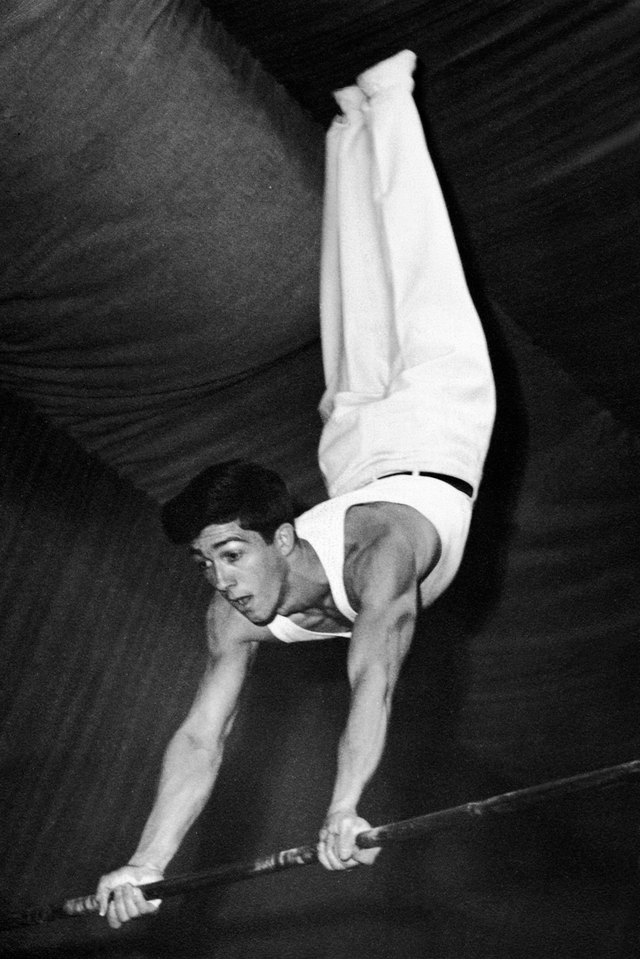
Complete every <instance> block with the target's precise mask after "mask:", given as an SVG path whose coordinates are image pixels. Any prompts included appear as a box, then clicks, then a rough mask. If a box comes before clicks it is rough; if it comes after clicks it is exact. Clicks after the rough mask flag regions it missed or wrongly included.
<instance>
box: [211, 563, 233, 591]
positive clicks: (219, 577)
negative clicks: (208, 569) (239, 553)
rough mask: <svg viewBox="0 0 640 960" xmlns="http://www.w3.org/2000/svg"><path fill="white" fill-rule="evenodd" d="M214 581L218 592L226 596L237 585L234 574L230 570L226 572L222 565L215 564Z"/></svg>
mask: <svg viewBox="0 0 640 960" xmlns="http://www.w3.org/2000/svg"><path fill="white" fill-rule="evenodd" d="M213 580H214V586H215V588H216V590H217V591H218V592H219V593H222V594H225V595H226V594H227V592H228V591H229V590H230V589H231V587H233V586H234V584H235V577H234V576H233V572H232V571H230V570H224V569H223V567H222V565H221V564H215V572H214V576H213Z"/></svg>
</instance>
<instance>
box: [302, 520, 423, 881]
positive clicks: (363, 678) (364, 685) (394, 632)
mask: <svg viewBox="0 0 640 960" xmlns="http://www.w3.org/2000/svg"><path fill="white" fill-rule="evenodd" d="M371 520H375V518H374V517H372V518H370V520H369V521H368V522H369V523H370V524H371ZM358 536H360V537H361V538H362V539H364V538H365V536H366V529H361V530H360V531H358ZM439 551H440V541H439V537H438V535H437V532H436V531H435V528H432V527H431V525H430V524H429V525H421V526H420V527H419V529H418V527H416V526H415V525H413V524H412V525H411V526H410V527H404V525H402V524H400V523H399V522H398V518H397V517H396V518H393V517H392V518H391V522H389V523H388V524H387V525H386V529H385V524H384V523H382V524H381V526H380V529H379V531H378V534H377V535H375V534H374V535H373V536H372V538H371V539H370V541H369V545H368V547H366V548H365V549H364V550H363V551H362V552H361V553H360V554H359V555H358V559H357V562H356V566H355V571H352V572H353V580H352V583H353V585H354V588H355V589H354V592H355V593H356V595H357V596H359V598H360V611H359V613H358V616H357V618H356V620H355V622H354V625H353V631H352V636H351V642H350V646H349V654H348V663H347V668H348V675H349V682H350V685H351V701H350V707H349V714H348V718H347V723H346V726H345V729H344V732H343V734H342V736H341V738H340V743H339V747H338V757H337V771H336V779H335V785H334V788H333V794H332V797H331V803H330V805H329V810H328V812H327V816H326V819H325V823H324V825H323V828H322V830H321V832H320V845H319V849H318V852H319V856H320V860H321V862H322V863H323V865H324V866H325V867H328V868H329V869H334V870H335V869H344V868H345V867H352V866H355V865H356V863H372V862H373V860H374V859H375V857H376V856H377V851H375V852H374V851H359V850H358V848H357V846H356V845H355V837H356V836H357V834H358V833H360V832H361V831H362V830H365V829H366V828H367V827H368V826H369V824H368V823H367V822H366V821H365V820H363V819H362V818H361V817H359V816H358V814H357V805H358V803H359V801H360V797H361V795H362V792H363V790H364V788H365V787H366V785H367V783H368V782H369V780H370V779H371V777H372V776H373V774H374V773H375V771H376V769H377V767H378V765H379V763H380V760H381V757H382V753H383V750H384V746H385V741H386V736H387V727H388V722H389V716H390V713H391V704H392V699H393V694H394V691H395V687H396V683H397V680H398V676H399V674H400V669H401V667H402V664H403V662H404V660H405V657H406V655H407V653H408V651H409V648H410V646H411V642H412V639H413V633H414V630H415V625H416V618H417V613H418V609H419V600H418V585H419V583H420V580H421V579H422V578H423V577H424V576H426V575H427V574H428V572H429V571H430V570H431V569H432V567H433V565H434V564H435V562H436V561H437V558H438V557H439Z"/></svg>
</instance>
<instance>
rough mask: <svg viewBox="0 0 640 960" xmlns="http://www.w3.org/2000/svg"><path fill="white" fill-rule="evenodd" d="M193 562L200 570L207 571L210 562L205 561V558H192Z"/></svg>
mask: <svg viewBox="0 0 640 960" xmlns="http://www.w3.org/2000/svg"><path fill="white" fill-rule="evenodd" d="M193 562H194V563H196V564H197V565H198V567H199V568H200V570H208V569H209V567H210V566H212V564H211V560H207V559H206V557H194V558H193Z"/></svg>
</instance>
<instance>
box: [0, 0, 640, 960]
mask: <svg viewBox="0 0 640 960" xmlns="http://www.w3.org/2000/svg"><path fill="white" fill-rule="evenodd" d="M639 24H640V13H639V12H638V5H637V4H636V3H634V2H606V0H586V2H584V3H580V4H575V3H573V2H569V0H561V2H558V3H554V4H546V3H542V2H538V3H534V4H529V5H527V6H526V9H524V8H523V6H522V5H518V4H511V3H497V2H496V3H488V2H480V3H475V4H469V3H467V2H464V0H451V2H447V3H444V2H442V3H441V2H433V3H429V4H426V3H418V2H417V0H350V2H348V3H347V2H346V0H318V2H316V3H313V4H311V3H305V4H301V3H294V2H292V0H286V2H285V0H269V2H260V3H257V2H253V0H248V2H246V3H242V4H238V3H230V2H229V3H228V2H215V3H214V2H210V3H209V4H208V5H207V6H206V7H204V6H203V5H202V4H201V3H200V2H199V0H136V2H125V0H110V2H95V0H94V2H89V0H5V4H4V5H3V9H2V12H1V13H0V99H1V102H2V109H1V110H0V124H1V125H2V126H1V130H2V137H1V149H0V164H1V166H0V179H1V183H0V231H1V233H0V384H1V385H2V386H3V387H4V388H5V390H7V391H8V392H7V393H6V394H3V395H2V401H3V402H2V410H1V411H0V457H1V466H2V471H1V473H0V511H1V516H2V524H1V526H0V555H1V556H2V562H3V578H2V584H1V586H0V642H1V644H2V653H3V663H4V671H3V677H2V694H3V697H2V707H1V709H2V723H3V728H2V741H1V747H2V757H1V764H2V784H3V789H2V795H1V797H0V802H1V805H2V813H1V822H2V823H3V837H2V840H1V843H2V854H3V856H2V877H1V882H0V893H1V895H2V896H3V897H4V898H5V899H6V900H7V901H10V902H11V905H12V906H13V907H14V908H19V907H21V906H24V905H25V901H28V902H29V903H33V902H40V903H42V902H46V901H47V900H50V899H55V898H57V897H58V895H66V894H69V895H72V894H79V893H83V892H89V890H90V889H91V885H92V884H93V882H94V880H95V878H96V876H97V874H98V873H100V872H101V871H102V870H104V869H107V868H108V867H111V866H115V865H116V864H117V863H118V862H119V861H120V860H121V859H122V858H125V857H127V856H128V855H129V853H130V851H131V849H132V848H133V846H134V844H135V842H136V840H137V835H138V832H139V829H140V826H141V823H142V820H143V818H144V815H145V812H146V809H147V807H148V804H149V802H150V798H151V796H152V793H153V788H154V782H155V774H156V771H157V768H158V763H159V759H160V755H161V752H162V748H163V745H164V743H165V741H166V739H167V737H168V736H169V734H170V732H171V730H172V729H174V727H175V726H176V724H177V723H178V722H179V719H180V717H181V716H183V715H184V712H185V711H186V710H187V709H188V705H189V701H190V699H191V696H192V693H193V689H194V684H195V683H196V681H197V676H198V673H199V671H200V669H201V664H202V657H203V653H204V651H203V646H202V626H201V623H202V612H203V609H204V606H205V604H206V593H205V592H204V591H203V589H202V588H201V586H200V584H199V583H198V581H197V580H194V579H193V577H194V573H193V571H192V570H191V568H190V567H189V566H188V563H187V561H186V560H185V558H184V557H183V555H182V554H181V553H180V551H174V550H173V549H170V548H169V547H168V546H167V545H166V544H165V543H164V542H163V541H162V537H161V534H160V530H159V527H158V524H157V517H156V505H155V503H154V501H162V500H164V499H166V498H167V497H168V496H170V495H171V494H172V493H173V492H175V491H177V490H178V489H179V488H180V487H181V486H182V485H183V484H184V482H185V481H186V480H188V479H189V478H190V477H191V476H192V475H193V474H195V473H196V472H197V471H198V470H199V469H200V468H201V467H203V466H205V465H207V464H209V463H210V462H212V461H216V460H221V459H225V458H228V457H231V456H239V455H240V456H247V457H250V458H253V459H257V460H259V461H261V462H263V463H265V464H266V465H268V466H271V467H275V468H277V469H280V470H282V471H283V472H284V474H285V475H286V476H287V477H288V478H289V479H290V481H291V482H292V486H293V487H294V489H295V491H296V492H297V493H298V494H299V495H300V497H301V498H302V499H304V500H306V501H308V502H309V503H313V502H314V501H316V500H318V499H320V498H321V497H322V496H323V488H322V484H321V480H320V477H319V474H318V471H317V467H316V464H315V450H316V445H317V440H318V436H319V429H320V424H319V420H318V417H317V413H316V405H317V402H318V400H319V398H320V395H321V392H322V374H321V363H320V349H319V344H318V342H317V282H318V281H317V273H318V256H319V238H320V211H321V195H322V163H323V138H324V129H325V126H326V123H327V122H328V120H329V118H330V116H331V115H332V112H333V105H332V102H331V97H330V91H331V90H332V89H333V88H335V87H337V86H341V85H343V84H344V83H350V82H352V80H353V77H354V75H355V74H356V73H357V72H358V71H360V70H362V69H364V68H365V67H367V66H369V65H371V63H373V62H374V61H376V60H378V59H380V58H381V57H384V56H386V55H387V54H389V53H392V52H394V51H395V50H396V49H398V47H401V46H408V47H412V48H413V49H414V50H415V51H416V52H417V53H418V55H419V57H420V59H421V67H420V69H419V71H418V76H417V87H416V100H417V103H418V106H419V108H420V111H421V114H422V117H423V120H424V122H425V127H426V130H427V133H428V136H429V142H430V146H431V149H432V152H433V154H434V156H435V159H436V163H437V166H438V171H439V174H440V176H441V179H442V182H443V186H444V190H445V195H446V198H447V202H448V204H449V207H450V210H451V213H452V218H453V220H454V225H455V227H456V236H457V239H458V242H459V244H460V247H461V251H462V255H463V260H464V264H465V268H466V271H467V276H468V280H469V283H470V286H471V288H472V292H473V294H474V298H475V300H476V303H477V305H478V308H479V311H480V313H481V316H482V319H483V323H484V326H485V329H486V332H487V337H488V340H489V345H490V349H491V354H492V360H493V364H494V371H495V375H496V382H497V388H498V420H497V426H496V431H495V434H494V438H493V441H492V446H491V450H490V453H489V457H488V460H487V468H486V475H485V481H484V483H483V486H482V489H481V493H480V498H479V500H478V503H477V507H476V511H475V515H474V521H473V526H472V531H471V538H470V542H469V548H468V550H467V554H466V557H465V561H464V564H463V568H462V569H461V571H460V574H459V576H458V578H457V579H456V581H455V582H454V584H453V586H452V587H451V589H450V590H449V591H448V592H447V593H446V594H445V595H444V596H443V597H442V598H441V600H439V601H438V603H437V604H436V605H435V606H434V607H433V609H432V610H431V611H429V612H428V614H427V615H425V618H424V622H423V623H421V625H420V629H419V631H418V635H417V638H416V642H415V643H414V646H413V649H412V652H411V655H410V657H409V660H408V663H407V666H406V669H405V671H404V673H403V676H402V678H401V682H400V687H399V691H398V696H397V700H396V703H395V707H394V714H393V718H392V722H391V731H390V742H389V747H388V750H387V753H386V755H385V759H384V762H383V765H382V767H381V769H380V772H379V774H378V775H377V776H376V778H375V779H374V781H373V782H372V784H371V786H370V788H369V789H368V791H367V795H366V797H365V800H364V803H363V813H364V814H365V815H368V816H369V817H370V818H371V820H372V821H379V822H381V821H385V820H391V819H395V818H397V817H400V816H411V815H415V814H418V813H422V812H425V811H426V810H428V809H430V808H434V807H436V806H444V805H446V804H449V803H454V802H462V801H464V800H465V799H471V798H473V799H479V798H480V796H481V795H482V794H488V793H490V792H493V791H495V790H497V789H507V788H509V787H512V786H524V785H526V784H530V783H533V782H535V781H536V780H538V779H545V778H547V777H551V776H554V775H558V776H559V775H564V774H571V773H577V772H580V771H581V770H586V769H589V768H592V767H596V766H599V765H605V764H608V763H615V762H619V761H623V760H628V759H632V758H633V757H634V756H637V755H638V747H639V745H640V744H639V741H638V730H639V729H640V728H639V726H638V680H639V676H638V662H637V639H638V633H639V626H640V596H639V591H638V582H639V580H640V576H639V574H640V555H639V552H638V544H639V543H640V529H639V524H640V510H639V506H640V484H639V481H638V477H639V475H640V471H639V469H638V467H639V462H638V461H639V449H638V445H639V442H640V441H639V438H638V426H639V420H638V410H639V409H640V405H639V403H638V401H639V400H640V396H639V387H638V377H637V366H638V348H637V337H636V331H635V327H636V322H637V321H636V318H637V312H638V311H637V303H638V254H637V251H638V222H639V219H640V196H639V194H638V188H637V167H638V137H639V135H640V127H639V126H638V113H637V103H638V90H639V89H640V87H639V84H638V81H639V80H640V78H639V77H638V63H639V62H640V57H639V54H640V29H639ZM31 405H33V408H35V412H34V409H32V406H31ZM61 431H62V432H61ZM83 448H84V449H83ZM87 451H88V452H89V453H87ZM89 454H90V455H89ZM114 471H115V472H114ZM146 494H148V495H149V496H147V495H146ZM309 646H310V647H311V648H313V649H307V650H306V652H305V651H301V650H300V648H296V649H292V650H280V649H278V648H276V647H274V648H273V649H272V650H269V651H268V652H267V653H266V654H265V655H264V656H263V657H261V661H260V664H259V668H258V671H257V674H256V678H255V680H254V681H253V682H252V686H251V687H250V689H249V690H248V691H247V698H246V703H245V705H244V708H243V711H242V712H241V715H240V719H239V721H238V725H237V727H236V729H235V731H234V735H233V736H234V740H233V742H232V744H231V745H230V752H229V754H228V759H227V762H226V763H225V766H224V768H223V773H222V780H221V783H220V788H219V791H218V793H217V795H216V798H215V800H214V802H213V803H212V805H211V807H210V808H209V809H208V810H207V812H206V813H205V815H204V817H203V819H202V821H201V823H200V824H199V825H198V827H197V828H196V830H195V832H194V834H193V835H192V838H191V839H190V840H189V841H188V843H187V846H186V847H185V850H184V851H183V853H182V854H181V855H180V857H179V859H178V861H177V862H176V864H175V866H174V869H175V870H176V871H177V870H179V869H186V868H188V867H190V866H192V865H197V866H202V867H204V866H205V865H207V864H209V863H211V862H214V861H216V860H218V859H225V858H232V857H235V856H252V855H256V854H258V853H262V852H267V851H268V850H270V849H272V848H277V847H279V846H281V847H286V846H289V845H292V844H294V843H296V842H304V841H307V840H308V839H310V838H311V837H312V836H313V835H314V832H315V830H316V828H317V825H318V823H319V820H320V818H321V817H322V814H323V812H324V807H325V805H326V800H327V797H328V793H329V791H330V785H331V778H332V775H333V763H334V749H335V738H336V736H337V734H338V732H339V730H340V727H341V723H342V720H343V718H344V711H345V709H346V704H347V690H346V685H345V681H344V673H343V668H344V662H343V660H344V650H343V648H342V647H341V646H340V645H337V646H335V645H333V644H329V645H327V646H326V647H324V646H322V647H319V648H315V645H309ZM623 800H624V798H622V799H621V798H620V797H619V796H617V795H616V796H613V795H612V796H607V797H606V798H604V801H594V802H593V805H591V806H589V805H582V806H580V805H578V806H576V807H571V808H570V809H566V808H563V809H562V810H555V809H554V810H553V811H551V812H550V813H549V815H548V816H540V817H539V818H536V819H534V820H528V821H526V823H523V821H521V820H518V821H517V823H515V825H513V824H512V826H511V827H509V828H507V827H506V826H501V827H500V828H498V830H497V831H496V833H494V834H491V833H490V832H488V833H487V832H485V833H483V831H481V830H478V831H476V832H472V833H471V834H470V835H468V836H467V835H458V834H456V835H455V836H453V837H449V838H442V839H438V840H437V841H434V842H433V843H432V844H431V845H430V846H429V847H428V848H427V849H426V851H425V852H424V853H420V852H418V851H417V850H416V849H412V851H411V853H410V854H407V853H406V852H405V853H398V854H396V855H393V854H389V855H388V856H387V857H386V858H385V859H384V860H383V861H382V865H381V866H380V869H379V871H378V872H376V871H370V872H357V873H356V874H355V875H350V876H349V877H346V878H342V879H340V880H337V881H336V878H334V877H327V876H325V875H322V874H316V873H314V872H313V871H311V874H310V875H309V878H308V879H307V878H306V877H305V879H304V881H301V880H300V879H298V878H297V877H293V876H292V877H290V878H286V877H283V878H274V879H273V881H264V883H265V884H266V886H264V887H261V888H259V889H258V888H256V887H251V886H248V887H246V888H242V891H241V890H240V889H239V888H237V889H235V890H232V891H225V892H221V893H219V894H216V895H215V896H211V897H202V898H201V899H200V900H199V901H198V902H197V903H195V904H193V905H191V906H188V907H184V908H182V909H178V908H176V909H173V910H172V909H169V911H168V912H167V913H165V917H166V919H164V920H159V921H158V925H157V926H153V927H143V928H137V929H134V930H132V931H128V932H126V933H125V934H124V935H122V936H121V938H120V939H118V938H117V937H112V935H110V934H109V933H108V931H106V930H105V929H104V928H103V927H102V926H100V925H99V924H97V922H96V923H95V924H94V923H93V922H92V921H91V922H88V923H87V925H86V926H84V925H82V922H81V926H82V932H79V931H80V928H79V927H75V928H73V931H71V930H69V929H67V928H65V929H64V931H61V930H59V929H57V928H55V929H53V928H52V929H50V930H48V931H47V933H46V943H45V944H44V948H43V945H42V943H38V944H37V945H36V946H32V948H31V949H30V948H29V947H28V946H27V947H24V950H25V951H26V952H24V953H22V954H21V953H20V949H22V948H21V947H20V944H19V943H18V944H17V945H16V947H15V948H14V946H13V941H12V945H11V952H12V955H14V954H15V955H16V956H20V955H36V956H46V955H52V956H53V955H63V954H64V955H65V956H73V955H80V956H91V955H102V956H105V955H106V956H110V955H123V954H124V953H125V952H126V949H125V948H126V947H127V945H128V947H129V948H130V955H131V951H135V952H136V953H138V954H141V955H144V954H145V953H148V954H150V955H158V956H162V955H167V956H180V955H184V956H227V957H228V956H234V955H235V956H277V955H282V956H289V955H291V956H293V955H295V956H303V955H305V954H306V955H314V953H313V951H315V953H316V954H317V955H323V956H354V957H358V956H363V955H367V954H368V955H370V956H377V955H380V956H410V955H415V956H421V955H425V956H429V955H434V956H447V955H449V956H456V955H457V956H464V955H470V956H474V955H478V956H482V955H486V956H500V955H503V956H517V955H523V956H527V955H536V951H537V955H557V956H562V955H565V956H566V955H577V953H576V951H578V950H580V951H581V955H584V956H589V955H593V956H607V955H611V956H616V955H617V956H620V955H625V954H624V951H625V949H626V950H628V949H629V947H628V942H627V945H626V946H625V942H626V941H625V936H626V933H625V931H626V926H625V925H626V924H627V922H628V919H629V907H630V903H629V898H630V897H631V894H630V893H629V891H630V890H631V889H632V885H630V884H629V882H628V872H626V867H627V866H628V860H629V857H630V856H631V855H632V854H633V850H634V841H633V840H631V839H630V838H631V837H632V836H633V831H634V830H635V829H636V821H637V812H636V813H633V811H630V810H629V809H627V808H626V807H625V804H624V802H623ZM634 802H635V805H636V808H637V795H636V797H635V800H634ZM603 803H604V806H603ZM537 831H539V832H537ZM376 870H378V868H376ZM261 891H264V893H263V892H261ZM550 891H552V893H550ZM625 898H627V899H625ZM185 930H186V931H187V932H188V936H186V934H184V931H185ZM76 931H78V932H76ZM149 931H151V932H149ZM153 931H155V933H154V932H153ZM85 936H86V937H87V939H93V940H94V945H93V947H91V946H90V945H88V944H87V943H79V941H80V940H81V939H82V938H84V937H85ZM185 937H186V939H185ZM65 939H67V940H69V941H74V940H75V943H71V944H70V945H69V944H67V945H66V946H65V945H64V941H65ZM98 941H100V942H99V944H98ZM96 944H97V945H96ZM46 950H48V951H49V953H46V952H45V951H46ZM74 951H75V953H74ZM92 951H93V953H92ZM119 951H120V953H119ZM163 951H164V952H163ZM571 951H574V953H571ZM607 951H609V952H607Z"/></svg>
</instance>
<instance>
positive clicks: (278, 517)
mask: <svg viewBox="0 0 640 960" xmlns="http://www.w3.org/2000/svg"><path fill="white" fill-rule="evenodd" d="M295 516H296V504H295V501H294V500H293V498H292V496H291V494H290V493H289V490H288V489H287V485H286V484H285V482H284V480H283V479H282V477H281V476H280V475H279V474H278V473H275V471H273V470H267V469H266V467H261V466H260V465H259V464H257V463H248V462H247V461H246V460H228V461H226V462H225V463H219V464H216V465H215V466H213V467H207V469H206V470H203V471H202V473H199V474H198V476H197V477H194V478H193V480H191V482H190V483H189V484H188V485H187V486H186V487H185V488H184V490H182V491H181V492H180V493H179V494H177V496H175V497H173V498H172V499H171V500H168V501H167V502H166V503H165V504H164V506H163V507H162V514H161V517H162V525H163V527H164V530H165V533H166V534H167V536H168V537H169V539H170V540H172V541H173V543H190V542H191V541H192V540H194V539H195V538H196V537H197V536H198V534H199V533H200V532H201V531H202V530H204V528H205V527H208V526H209V525H210V524H212V523H233V522H234V521H237V523H238V524H239V525H240V526H241V527H242V528H243V529H244V530H255V531H256V532H257V533H259V534H260V535H261V536H262V537H263V539H264V540H266V542H267V543H271V542H272V541H273V537H274V534H275V532H276V530H277V529H278V527H279V526H280V525H281V524H283V523H293V520H294V517H295Z"/></svg>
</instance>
